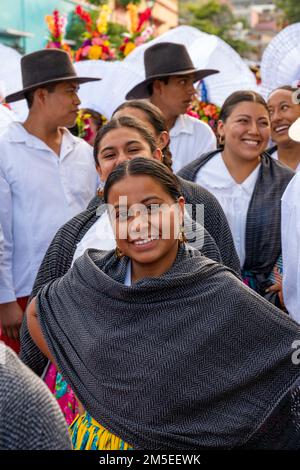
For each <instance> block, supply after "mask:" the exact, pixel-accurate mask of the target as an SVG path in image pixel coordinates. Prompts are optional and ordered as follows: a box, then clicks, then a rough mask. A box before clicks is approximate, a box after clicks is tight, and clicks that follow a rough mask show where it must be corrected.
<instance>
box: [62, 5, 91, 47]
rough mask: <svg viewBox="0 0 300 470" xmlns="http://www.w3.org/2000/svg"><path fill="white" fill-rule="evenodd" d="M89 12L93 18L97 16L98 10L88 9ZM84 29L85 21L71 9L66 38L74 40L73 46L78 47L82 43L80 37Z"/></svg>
mask: <svg viewBox="0 0 300 470" xmlns="http://www.w3.org/2000/svg"><path fill="white" fill-rule="evenodd" d="M89 14H90V16H91V18H92V19H93V20H95V21H96V19H97V18H98V16H99V11H98V10H92V11H89ZM85 31H86V27H85V23H84V21H82V19H81V18H79V16H78V15H76V13H75V12H74V11H72V12H71V13H70V15H69V17H68V25H67V30H66V39H72V40H73V41H75V43H76V44H75V46H74V47H75V48H76V49H78V48H79V47H80V45H81V43H82V38H83V36H84V33H85Z"/></svg>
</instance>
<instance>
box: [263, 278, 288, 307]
mask: <svg viewBox="0 0 300 470" xmlns="http://www.w3.org/2000/svg"><path fill="white" fill-rule="evenodd" d="M265 292H266V293H269V292H275V293H277V295H278V298H279V300H280V303H281V305H282V306H283V307H284V306H285V305H284V302H283V295H282V283H281V282H278V283H276V284H273V285H272V286H271V287H268V288H267V289H266V290H265Z"/></svg>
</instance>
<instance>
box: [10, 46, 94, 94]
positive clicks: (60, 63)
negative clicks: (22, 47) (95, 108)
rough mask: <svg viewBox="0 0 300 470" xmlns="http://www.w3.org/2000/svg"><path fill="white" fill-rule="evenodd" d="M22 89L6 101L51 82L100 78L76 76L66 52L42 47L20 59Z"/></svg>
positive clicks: (79, 81) (78, 81) (80, 81)
mask: <svg viewBox="0 0 300 470" xmlns="http://www.w3.org/2000/svg"><path fill="white" fill-rule="evenodd" d="M21 70H22V82H23V89H22V90H20V91H17V92H16V93H12V94H11V95H8V96H7V97H6V98H5V100H6V102H7V103H11V102H13V101H19V100H22V99H24V98H25V94H26V93H27V92H29V91H33V90H35V89H36V88H39V87H42V86H45V85H49V84H51V83H57V82H64V81H74V82H75V81H76V82H77V83H86V82H94V81H96V80H101V78H92V77H78V75H77V73H76V70H75V69H74V67H73V64H72V62H71V59H70V57H69V55H68V54H67V52H65V51H62V50H60V49H43V50H41V51H37V52H32V53H31V54H27V55H24V57H22V59H21Z"/></svg>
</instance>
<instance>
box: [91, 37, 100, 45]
mask: <svg viewBox="0 0 300 470" xmlns="http://www.w3.org/2000/svg"><path fill="white" fill-rule="evenodd" d="M102 42H103V41H102V39H101V38H93V39H92V44H93V46H102Z"/></svg>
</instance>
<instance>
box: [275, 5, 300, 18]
mask: <svg viewBox="0 0 300 470" xmlns="http://www.w3.org/2000/svg"><path fill="white" fill-rule="evenodd" d="M275 4H276V6H277V7H278V8H280V9H281V10H282V11H283V13H284V16H285V20H286V21H287V22H288V23H289V24H292V23H298V22H299V21H300V1H299V0H276V1H275Z"/></svg>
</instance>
